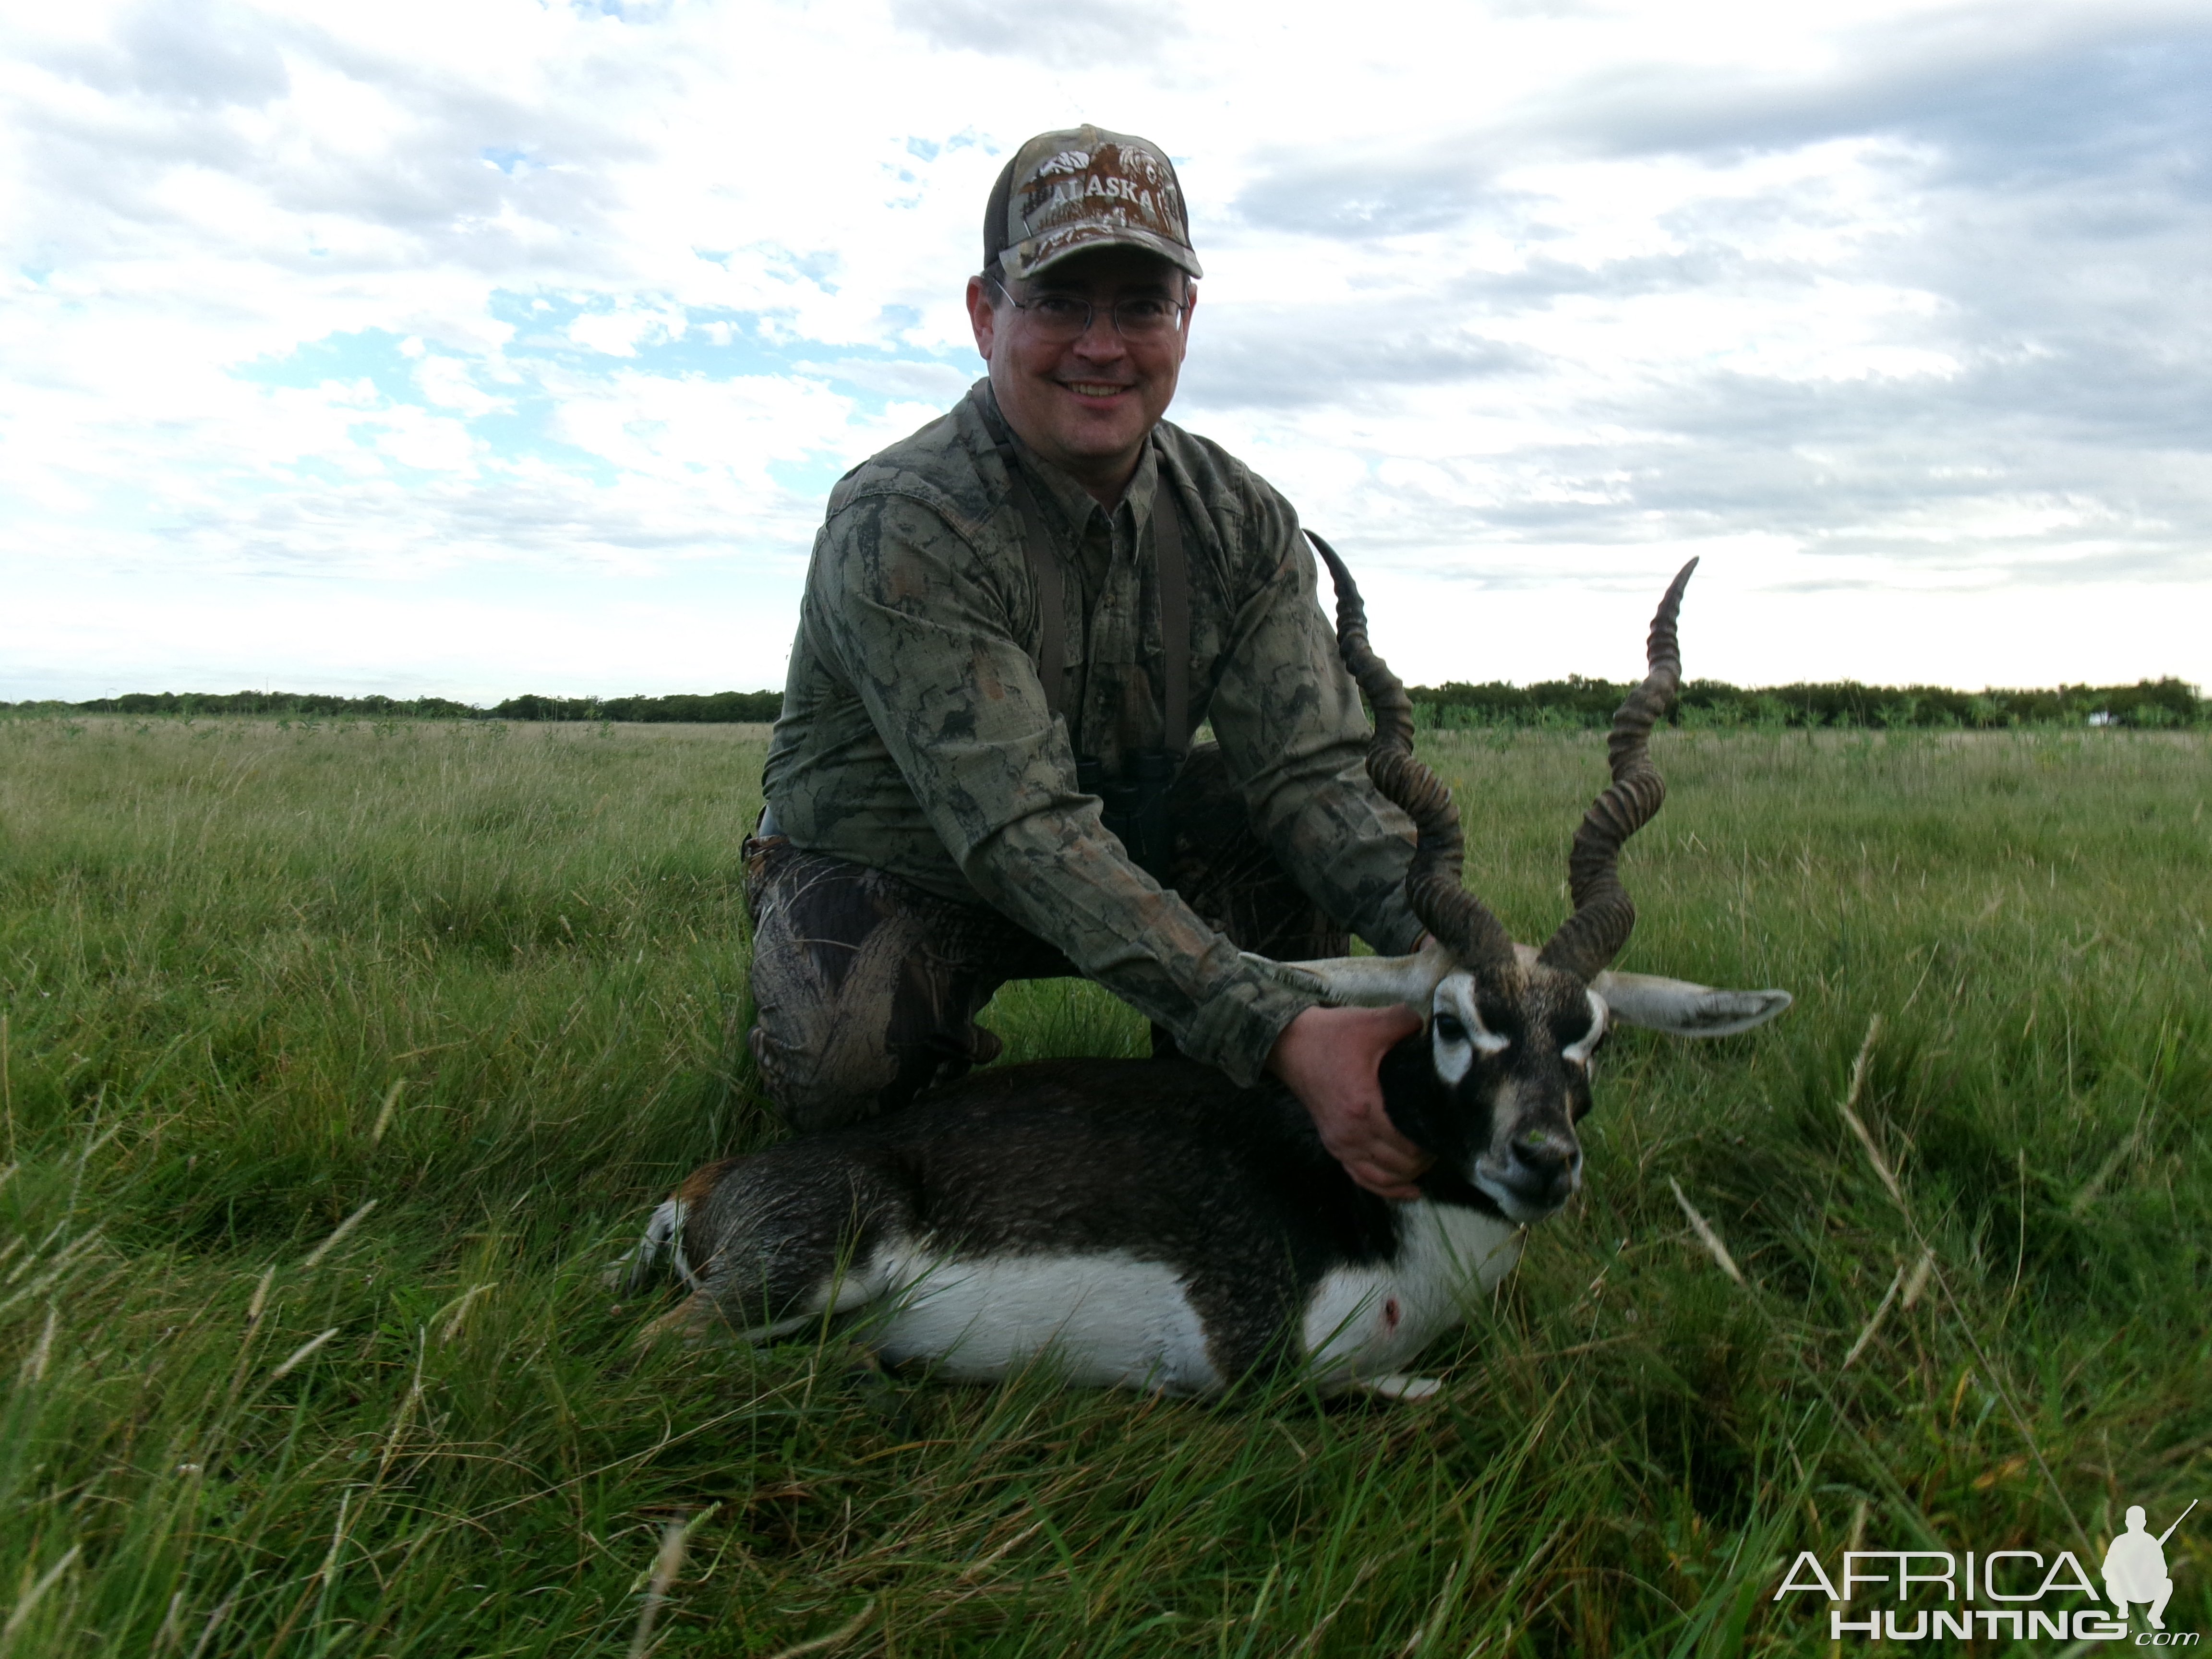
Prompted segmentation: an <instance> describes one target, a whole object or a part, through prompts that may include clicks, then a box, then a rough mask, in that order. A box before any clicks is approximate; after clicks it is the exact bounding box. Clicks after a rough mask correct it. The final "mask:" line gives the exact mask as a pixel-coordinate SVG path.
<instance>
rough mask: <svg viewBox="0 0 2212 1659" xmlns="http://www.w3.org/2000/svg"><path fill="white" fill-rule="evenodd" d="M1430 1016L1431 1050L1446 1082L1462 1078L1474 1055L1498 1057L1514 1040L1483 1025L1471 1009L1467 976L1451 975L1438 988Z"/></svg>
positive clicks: (1471, 991) (1471, 987)
mask: <svg viewBox="0 0 2212 1659" xmlns="http://www.w3.org/2000/svg"><path fill="white" fill-rule="evenodd" d="M1430 1013H1431V1018H1432V1020H1433V1024H1432V1025H1431V1032H1432V1035H1431V1038H1430V1047H1431V1050H1432V1051H1433V1053H1434V1054H1435V1056H1436V1063H1437V1076H1438V1077H1440V1078H1442V1079H1443V1080H1444V1081H1445V1082H1446V1083H1457V1082H1458V1081H1459V1080H1460V1079H1462V1078H1463V1077H1465V1076H1466V1075H1467V1073H1468V1067H1470V1066H1473V1065H1474V1057H1475V1055H1476V1054H1498V1053H1500V1052H1502V1051H1503V1050H1504V1049H1505V1048H1507V1047H1508V1046H1509V1045H1510V1043H1511V1042H1512V1041H1513V1039H1512V1038H1510V1037H1504V1036H1498V1033H1497V1032H1495V1031H1493V1030H1491V1029H1490V1028H1489V1027H1487V1026H1486V1025H1485V1024H1483V1023H1482V1015H1481V1014H1480V1012H1477V1010H1476V1008H1475V1006H1474V980H1473V978H1472V977H1470V976H1469V975H1466V974H1454V975H1451V976H1450V977H1449V978H1448V979H1446V980H1445V981H1443V983H1442V984H1441V985H1439V986H1437V994H1436V996H1435V999H1434V1000H1432V1001H1431V1004H1430Z"/></svg>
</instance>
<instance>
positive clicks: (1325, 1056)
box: [1267, 1004, 1436, 1200]
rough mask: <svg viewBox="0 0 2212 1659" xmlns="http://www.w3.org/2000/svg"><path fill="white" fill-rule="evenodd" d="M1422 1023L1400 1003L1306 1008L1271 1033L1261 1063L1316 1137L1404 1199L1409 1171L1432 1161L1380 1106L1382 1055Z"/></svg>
mask: <svg viewBox="0 0 2212 1659" xmlns="http://www.w3.org/2000/svg"><path fill="white" fill-rule="evenodd" d="M1420 1029H1421V1017H1420V1016H1419V1014H1417V1013H1415V1012H1413V1010H1412V1009H1411V1008H1408V1007H1407V1006H1404V1005H1403V1004H1401V1005H1399V1006H1396V1007H1392V1008H1309V1009H1307V1010H1306V1011H1305V1012H1304V1013H1302V1014H1300V1015H1299V1016H1298V1017H1297V1018H1296V1019H1294V1020H1292V1021H1291V1023H1290V1024H1288V1025H1286V1026H1285V1027H1284V1028H1283V1034H1282V1036H1279V1037H1277V1038H1276V1039H1275V1047H1274V1049H1273V1052H1272V1053H1270V1054H1268V1056H1267V1069H1268V1070H1269V1071H1271V1072H1273V1073H1274V1074H1275V1075H1276V1076H1277V1077H1279V1078H1280V1079H1282V1080H1283V1081H1284V1082H1285V1083H1286V1084H1288V1085H1290V1090H1291V1093H1292V1094H1294V1095H1296V1096H1297V1097H1298V1101H1299V1103H1300V1104H1302V1105H1303V1106H1304V1108H1305V1109H1306V1111H1307V1112H1308V1113H1309V1114H1310V1115H1311V1116H1312V1118H1313V1121H1314V1127H1315V1128H1316V1129H1317V1130H1319V1131H1320V1132H1321V1144H1322V1146H1326V1147H1327V1148H1328V1151H1329V1155H1330V1156H1331V1157H1333V1158H1335V1159H1336V1161H1337V1162H1338V1163H1340V1164H1343V1165H1344V1168H1345V1171H1346V1174H1348V1175H1349V1176H1351V1177H1352V1179H1353V1180H1354V1181H1356V1182H1358V1183H1359V1184H1360V1185H1361V1186H1362V1187H1364V1188H1366V1189H1367V1190H1368V1191H1369V1192H1370V1193H1374V1194H1377V1195H1379V1196H1381V1197H1383V1198H1389V1199H1401V1200H1409V1199H1416V1198H1419V1196H1420V1195H1421V1189H1420V1188H1419V1187H1417V1186H1415V1185H1414V1184H1413V1182H1414V1179H1415V1177H1417V1176H1419V1175H1420V1173H1421V1172H1422V1171H1423V1170H1425V1169H1427V1168H1428V1167H1429V1165H1430V1164H1432V1163H1434V1162H1435V1161H1436V1160H1435V1159H1433V1158H1431V1157H1430V1156H1429V1155H1428V1154H1427V1153H1426V1152H1423V1151H1422V1150H1421V1149H1420V1148H1419V1147H1418V1146H1415V1145H1413V1142H1412V1141H1410V1140H1408V1139H1406V1137H1405V1136H1403V1135H1401V1134H1400V1133H1398V1130H1397V1127H1396V1126H1395V1124H1393V1123H1392V1122H1391V1121H1390V1115H1389V1113H1388V1112H1387V1111H1385V1110H1384V1109H1383V1082H1382V1076H1381V1073H1382V1069H1383V1055H1385V1054H1389V1052H1390V1050H1391V1049H1392V1048H1395V1046H1396V1045H1397V1044H1398V1043H1399V1042H1401V1041H1403V1040H1404V1039H1405V1038H1407V1037H1408V1036H1412V1035H1413V1033H1414V1032H1415V1031H1418V1030H1420Z"/></svg>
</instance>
